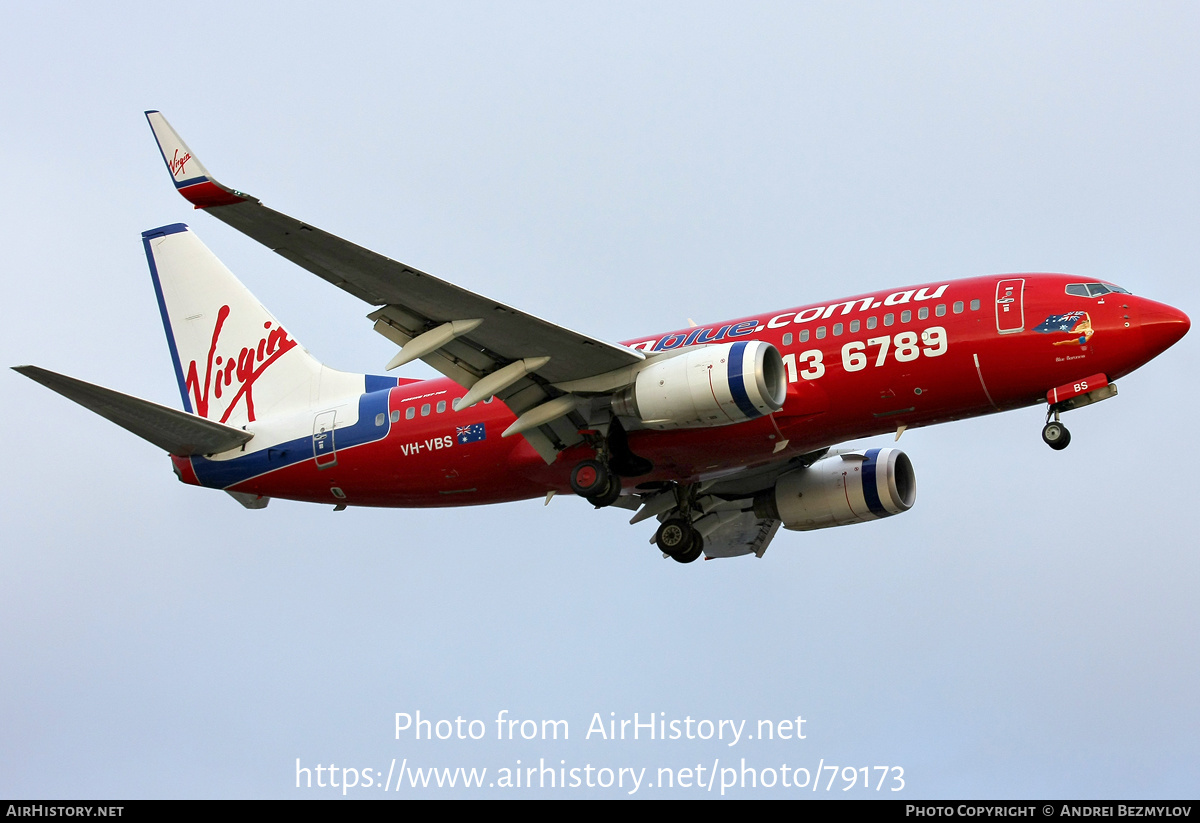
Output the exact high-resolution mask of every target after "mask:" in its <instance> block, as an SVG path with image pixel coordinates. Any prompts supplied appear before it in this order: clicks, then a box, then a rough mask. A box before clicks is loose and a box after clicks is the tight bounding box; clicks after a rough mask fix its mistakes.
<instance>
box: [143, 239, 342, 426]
mask: <svg viewBox="0 0 1200 823" xmlns="http://www.w3.org/2000/svg"><path fill="white" fill-rule="evenodd" d="M142 243H143V245H144V246H145V248H146V259H147V261H148V262H149V264H150V274H151V277H152V278H153V279H154V291H155V293H156V294H157V296H158V308H159V311H160V312H161V313H162V320H163V327H164V328H165V330H166V333H167V343H168V345H169V346H170V348H171V359H172V360H173V361H174V365H175V378H176V380H178V382H179V392H180V394H181V395H182V396H183V405H184V408H185V409H187V410H188V411H189V412H192V413H193V414H197V415H199V416H200V417H204V418H207V419H208V420H212V421H215V422H217V423H224V424H226V425H230V426H244V425H246V424H247V423H253V422H254V421H255V420H256V419H259V418H262V417H266V416H268V415H272V416H274V415H278V414H286V413H289V412H294V411H300V410H303V409H308V408H311V407H312V406H313V405H314V404H317V403H319V402H320V394H321V393H326V394H328V393H329V392H330V391H331V390H332V391H333V392H335V393H338V394H342V395H346V394H351V393H359V392H362V391H363V377H362V375H351V374H345V373H343V372H337V371H334V370H333V369H327V368H325V367H324V366H322V365H321V363H320V362H319V361H317V360H316V359H315V358H314V357H313V356H312V355H310V354H309V353H308V352H307V351H306V350H305V349H304V347H303V346H301V345H299V344H298V343H297V342H296V341H295V340H294V339H293V338H292V337H291V335H289V334H288V333H287V330H286V329H284V327H283V326H282V325H280V323H279V321H278V320H276V319H275V318H274V317H272V316H271V313H270V312H269V311H267V310H266V309H265V308H264V307H263V306H262V304H261V303H259V302H258V300H256V299H255V297H254V295H252V294H251V293H250V292H249V291H248V290H247V289H246V287H245V286H243V285H242V284H241V283H240V282H238V280H237V278H235V277H234V276H233V274H232V273H231V272H230V271H229V269H227V268H225V265H224V264H223V263H221V261H220V260H218V259H217V257H216V255H214V254H213V253H212V252H211V251H209V250H208V248H207V247H206V246H205V245H204V244H203V243H201V242H200V240H199V239H198V238H197V237H196V235H195V234H193V233H192V231H191V230H190V229H189V228H188V227H187V226H185V225H183V224H182V223H176V224H174V225H170V226H163V227H162V228H158V229H151V230H150V231H147V232H144V233H143V234H142ZM323 378H324V385H322V382H323ZM323 389H324V392H322V390H323Z"/></svg>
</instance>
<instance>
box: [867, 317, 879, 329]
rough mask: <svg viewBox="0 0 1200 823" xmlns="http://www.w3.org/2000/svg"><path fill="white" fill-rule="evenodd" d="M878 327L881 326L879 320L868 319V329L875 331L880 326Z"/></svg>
mask: <svg viewBox="0 0 1200 823" xmlns="http://www.w3.org/2000/svg"><path fill="white" fill-rule="evenodd" d="M878 325H879V321H878V320H876V319H875V318H874V317H868V318H867V328H868V329H873V328H875V327H876V326H878Z"/></svg>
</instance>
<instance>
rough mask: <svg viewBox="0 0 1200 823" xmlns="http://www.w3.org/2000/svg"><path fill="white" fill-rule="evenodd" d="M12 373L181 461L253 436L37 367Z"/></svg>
mask: <svg viewBox="0 0 1200 823" xmlns="http://www.w3.org/2000/svg"><path fill="white" fill-rule="evenodd" d="M13 370H14V371H18V372H20V373H21V374H23V375H25V376H26V377H28V378H29V379H30V380H35V381H37V382H38V383H41V384H42V385H43V386H45V387H46V388H48V389H52V390H53V391H56V392H58V393H59V394H61V395H62V396H63V397H66V398H67V399H69V400H74V401H75V402H76V403H78V404H79V405H81V406H83V407H84V408H87V409H91V410H92V411H94V412H95V413H96V414H98V415H100V416H101V417H104V418H106V419H108V420H111V421H112V422H114V423H116V424H117V425H118V426H120V427H121V428H123V429H126V430H127V431H131V432H133V433H134V434H136V435H137V436H138V437H140V438H142V439H143V440H147V441H149V442H151V443H153V444H154V445H156V446H158V447H159V448H161V449H164V450H166V451H168V452H170V453H171V454H175V455H179V456H180V457H190V456H191V455H195V454H217V453H219V452H224V451H229V450H230V449H236V448H237V447H238V446H240V445H242V444H243V443H245V442H247V441H248V440H249V439H250V438H251V437H253V436H254V435H252V434H251V433H250V432H247V431H242V430H241V429H235V428H234V427H232V426H226V425H223V424H221V423H214V422H213V421H211V420H205V419H204V418H203V417H197V416H196V415H194V414H188V413H187V412H183V411H179V410H178V409H172V408H170V407H168V406H160V405H159V404H158V403H151V402H150V401H149V400H142V399H141V398H138V397H132V396H130V395H128V394H121V392H118V391H113V390H112V389H106V388H104V387H102V386H95V385H93V384H91V383H85V382H83V381H82V380H76V379H75V378H73V377H67V376H66V375H62V374H57V373H55V372H52V371H47V370H46V369H40V368H38V367H37V366H13Z"/></svg>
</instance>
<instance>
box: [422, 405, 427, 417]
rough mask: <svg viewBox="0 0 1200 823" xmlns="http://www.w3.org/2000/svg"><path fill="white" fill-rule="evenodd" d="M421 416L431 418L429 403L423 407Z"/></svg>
mask: <svg viewBox="0 0 1200 823" xmlns="http://www.w3.org/2000/svg"><path fill="white" fill-rule="evenodd" d="M421 416H422V417H428V416H429V404H428V403H426V404H425V405H423V406H421Z"/></svg>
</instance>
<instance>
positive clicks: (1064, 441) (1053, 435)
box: [1042, 421, 1071, 451]
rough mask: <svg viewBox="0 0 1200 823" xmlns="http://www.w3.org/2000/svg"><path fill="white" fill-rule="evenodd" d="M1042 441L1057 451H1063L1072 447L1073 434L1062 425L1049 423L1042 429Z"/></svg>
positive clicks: (1056, 422) (1055, 422)
mask: <svg viewBox="0 0 1200 823" xmlns="http://www.w3.org/2000/svg"><path fill="white" fill-rule="evenodd" d="M1042 440H1043V441H1045V443H1046V445H1047V446H1049V447H1050V448H1052V449H1054V450H1055V451H1062V450H1063V449H1065V448H1066V447H1067V446H1069V445H1071V433H1070V432H1069V431H1067V427H1066V426H1064V425H1063V424H1062V423H1059V422H1058V421H1054V422H1051V423H1047V424H1046V426H1045V428H1043V429H1042Z"/></svg>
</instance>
